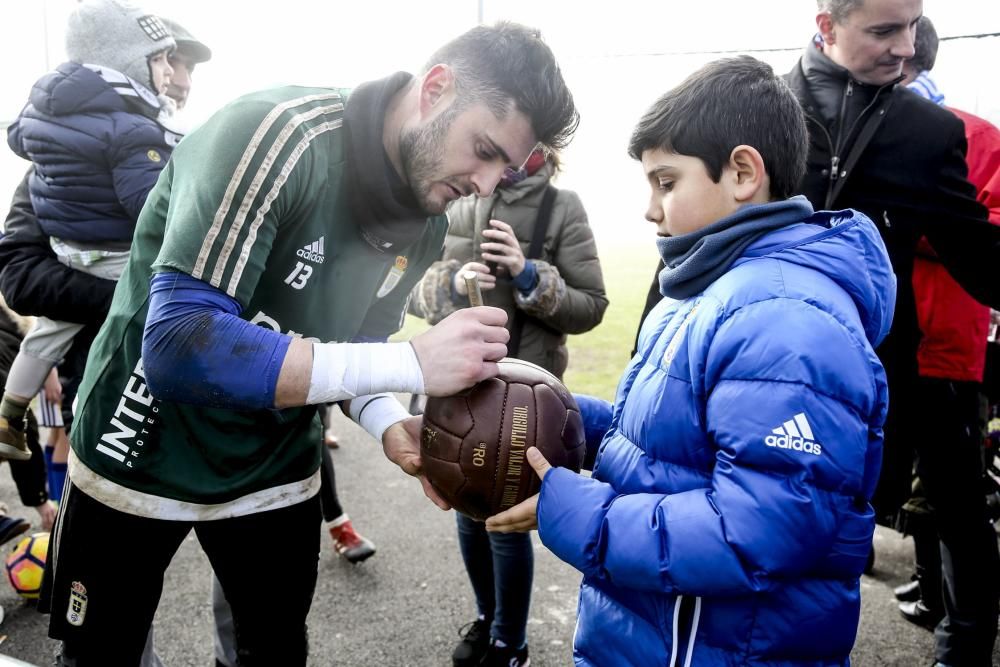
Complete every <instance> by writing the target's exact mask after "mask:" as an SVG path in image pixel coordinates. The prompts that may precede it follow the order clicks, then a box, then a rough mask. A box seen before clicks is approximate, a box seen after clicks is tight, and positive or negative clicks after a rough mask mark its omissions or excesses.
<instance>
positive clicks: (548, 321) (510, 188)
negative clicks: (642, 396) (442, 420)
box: [410, 152, 608, 379]
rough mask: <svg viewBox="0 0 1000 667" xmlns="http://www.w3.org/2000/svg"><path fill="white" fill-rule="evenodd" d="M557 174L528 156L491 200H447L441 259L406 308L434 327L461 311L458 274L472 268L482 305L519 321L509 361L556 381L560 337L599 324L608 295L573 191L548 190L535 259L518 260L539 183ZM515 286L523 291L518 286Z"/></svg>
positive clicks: (554, 164)
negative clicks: (550, 197) (550, 196)
mask: <svg viewBox="0 0 1000 667" xmlns="http://www.w3.org/2000/svg"><path fill="white" fill-rule="evenodd" d="M557 171H558V158H557V157H556V156H555V155H554V154H553V155H550V156H549V157H548V159H547V160H546V158H545V156H544V155H542V153H541V152H536V153H534V154H532V156H531V157H530V158H529V159H528V162H527V163H526V165H525V168H523V169H522V170H521V172H520V173H508V174H507V175H506V176H505V178H504V180H503V181H501V183H500V186H499V187H498V188H497V190H496V191H495V192H494V193H493V195H492V196H490V197H486V198H480V197H465V198H463V199H460V200H458V201H456V202H454V203H453V204H452V205H451V206H450V207H449V209H448V219H449V222H450V226H449V228H448V236H447V237H446V238H445V245H444V253H443V256H442V259H441V260H440V261H438V262H435V263H434V264H432V265H431V267H430V269H428V270H427V272H426V273H425V274H424V278H423V279H422V280H421V282H420V283H419V284H418V285H417V286H416V288H415V289H414V291H413V295H412V301H411V304H410V309H411V311H412V312H413V313H414V314H416V315H418V316H420V317H423V318H424V319H426V320H427V321H428V322H429V323H431V324H434V323H436V322H439V321H440V320H442V319H444V318H445V317H446V316H448V315H449V314H451V313H453V312H454V311H456V310H458V309H460V308H464V307H466V306H468V305H469V300H468V295H467V293H466V291H465V283H464V281H462V280H461V279H460V275H461V273H462V272H464V271H469V270H472V271H476V272H478V273H479V280H480V285H481V287H482V289H483V299H484V301H485V303H486V305H488V306H496V307H499V308H503V309H504V310H506V311H507V315H508V317H509V318H510V319H509V320H508V322H507V325H508V327H510V326H511V325H512V323H513V321H514V315H515V314H516V312H517V311H521V312H523V313H524V315H525V316H526V317H525V322H524V328H523V331H522V334H521V344H520V349H519V350H518V353H517V354H516V355H512V356H517V357H518V358H519V359H524V360H525V361H530V362H532V363H535V364H538V365H539V366H541V367H543V368H545V369H546V370H548V371H550V372H551V373H552V374H554V375H555V376H556V377H559V378H560V379H561V378H562V376H563V373H564V372H565V371H566V364H567V360H568V353H567V351H566V336H567V334H580V333H584V332H586V331H590V330H591V329H593V328H594V327H596V326H597V325H598V324H600V322H601V319H602V318H603V317H604V311H605V310H606V309H607V307H608V298H607V294H606V293H605V291H604V278H603V275H602V273H601V264H600V261H599V260H598V258H597V246H596V245H595V243H594V235H593V233H592V232H591V229H590V224H589V223H588V221H587V213H586V211H584V209H583V204H582V202H581V201H580V197H579V196H578V195H577V194H576V193H575V192H572V191H570V190H559V189H555V188H553V189H555V200H554V203H553V205H552V214H551V217H550V220H549V223H548V226H547V228H546V231H545V240H544V242H543V244H542V249H541V252H540V254H539V257H536V258H531V259H530V260H529V259H526V257H525V255H526V254H527V253H528V248H529V246H530V244H531V238H532V234H533V232H534V228H535V222H536V220H537V218H538V211H539V207H540V206H541V203H542V198H543V195H544V193H545V190H546V186H548V185H549V180H550V179H551V178H552V177H553V175H554V174H555V173H556V172H557ZM529 172H530V173H529ZM490 268H492V269H493V270H492V271H490ZM517 283H520V284H521V285H525V286H526V287H527V288H526V289H525V288H521V289H518V287H519V285H517Z"/></svg>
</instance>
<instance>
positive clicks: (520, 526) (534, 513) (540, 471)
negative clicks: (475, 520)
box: [486, 447, 552, 533]
mask: <svg viewBox="0 0 1000 667" xmlns="http://www.w3.org/2000/svg"><path fill="white" fill-rule="evenodd" d="M525 458H527V459H528V463H529V464H531V467H532V469H534V471H535V474H537V475H538V478H539V479H541V480H542V481H545V475H546V474H547V473H548V472H549V470H551V469H552V466H551V465H549V462H548V461H546V460H545V457H544V456H542V453H541V452H540V451H538V448H537V447H529V448H528V451H527V452H526V453H525ZM538 495H539V494H537V493H536V494H535V495H533V496H531V497H530V498H528V499H527V500H525V501H523V502H521V503H518V504H517V505H514V506H513V507H511V508H510V509H509V510H507V511H505V512H500V514H496V515H494V516H491V517H490V518H488V519H486V530H489V531H492V532H494V533H526V532H528V531H529V530H537V529H538Z"/></svg>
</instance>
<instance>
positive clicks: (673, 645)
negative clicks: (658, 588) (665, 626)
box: [669, 595, 684, 667]
mask: <svg viewBox="0 0 1000 667" xmlns="http://www.w3.org/2000/svg"><path fill="white" fill-rule="evenodd" d="M683 599H684V596H683V595H678V596H677V599H676V600H675V601H674V634H673V641H672V642H670V663H669V667H677V642H678V641H679V640H680V631H679V630H680V616H681V601H682V600H683Z"/></svg>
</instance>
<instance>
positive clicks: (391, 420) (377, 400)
mask: <svg viewBox="0 0 1000 667" xmlns="http://www.w3.org/2000/svg"><path fill="white" fill-rule="evenodd" d="M350 414H351V419H353V420H354V421H356V422H357V423H358V424H359V425H360V426H361V428H363V429H364V430H366V431H368V434H369V435H371V437H373V438H375V439H376V440H378V441H379V442H382V434H383V433H385V431H386V429H387V428H389V427H390V426H392V425H393V424H395V423H396V422H399V421H403V420H404V419H406V418H408V417H409V416H410V413H409V411H408V410H407V409H406V408H404V407H403V406H402V405H401V404H400V403H399V401H397V400H396V397H395V396H393V395H392V394H373V395H371V396H358V397H357V398H355V399H352V400H351V409H350Z"/></svg>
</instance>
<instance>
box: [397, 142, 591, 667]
mask: <svg viewBox="0 0 1000 667" xmlns="http://www.w3.org/2000/svg"><path fill="white" fill-rule="evenodd" d="M557 171H558V158H557V157H556V156H555V155H554V154H551V155H549V156H548V157H546V156H545V155H544V154H543V153H542V152H541V151H536V152H535V153H532V155H531V157H529V158H528V161H527V162H526V163H525V166H524V167H523V168H522V169H521V170H520V171H518V172H512V171H509V172H508V173H507V174H506V175H505V177H504V180H502V181H501V183H500V186H499V187H498V188H497V190H496V191H495V192H494V193H493V194H492V195H491V196H490V197H486V198H480V197H466V198H464V199H460V200H458V201H456V202H454V203H453V204H452V205H451V206H450V207H449V209H448V218H449V222H450V226H449V228H448V235H447V237H446V238H445V245H444V253H443V256H442V259H441V260H439V261H437V262H435V263H434V264H432V265H431V267H430V268H429V269H428V270H427V272H426V274H424V277H423V279H422V280H421V282H420V283H418V284H417V285H416V287H415V288H414V290H413V293H412V295H411V296H412V299H411V302H410V310H411V311H412V312H414V313H415V314H417V315H419V316H420V317H423V318H425V319H426V320H427V321H428V322H430V323H432V324H433V323H435V322H438V321H439V320H441V319H444V318H445V317H446V316H447V315H449V314H450V313H452V312H454V311H455V310H458V309H460V308H463V307H465V306H468V305H469V300H468V292H467V289H466V285H465V281H464V280H463V279H462V277H461V276H462V274H463V273H464V272H465V271H475V272H476V273H478V274H479V282H480V286H481V288H482V291H483V301H484V302H485V304H486V305H488V306H497V307H499V308H503V309H504V310H506V311H507V315H508V320H507V328H508V329H510V330H511V331H512V340H511V344H509V345H508V355H509V356H512V357H517V358H519V359H523V360H525V361H530V362H532V363H535V364H538V365H539V366H541V367H542V368H545V369H546V370H548V371H549V372H551V373H552V374H553V375H555V376H556V377H558V378H560V379H562V376H563V373H564V372H565V371H566V365H567V362H568V358H569V357H568V353H567V350H566V336H567V334H579V333H583V332H585V331H589V330H591V329H593V328H594V327H596V326H597V325H598V324H600V322H601V318H603V317H604V311H605V310H606V309H607V307H608V298H607V294H606V293H605V291H604V278H603V275H602V273H601V264H600V261H599V260H598V258H597V246H596V245H595V243H594V236H593V234H592V233H591V229H590V225H589V223H588V222H587V214H586V212H585V211H584V209H583V204H582V203H581V202H580V198H579V197H578V196H577V194H576V193H575V192H571V191H569V190H558V189H556V188H554V187H552V186H550V185H549V181H550V180H551V179H552V176H553V175H554V174H555V173H556V172H557ZM550 188H551V192H552V194H551V195H550V197H553V199H552V201H551V209H550V211H551V213H550V215H549V220H548V224H547V226H546V227H545V234H544V240H543V242H542V244H541V250H540V251H539V252H538V256H537V257H530V258H529V257H526V256H527V255H528V254H529V249H530V247H531V242H532V238H533V235H534V233H535V227H536V224H537V223H538V222H539V211H540V209H541V208H542V207H543V200H544V198H545V194H546V191H547V190H549V189H550ZM519 321H520V322H522V325H521V334H520V344H519V345H517V349H516V350H514V349H513V348H514V345H515V343H514V340H515V339H516V338H517V335H516V334H515V333H514V332H513V328H515V327H516V326H517V325H516V324H515V323H517V322H519ZM456 517H457V520H458V537H459V546H460V547H461V550H462V557H463V559H464V560H465V568H466V571H467V572H468V575H469V579H470V581H471V583H472V588H473V590H474V592H475V595H476V606H477V607H478V618H477V619H476V620H475V621H473V622H472V623H470V624H468V625H467V626H466V627H465V629H463V631H462V632H461V636H462V641H461V642H460V643H459V645H458V646H457V647H456V648H455V652H454V654H453V655H452V661H453V665H455V667H463V666H464V665H478V664H483V665H494V664H497V665H500V664H502V665H505V666H506V665H515V666H516V665H523V664H527V660H528V647H527V643H526V624H527V620H528V606H529V603H530V599H531V584H532V569H533V565H534V556H533V552H532V547H531V539H530V537H529V536H528V534H527V533H511V534H506V535H503V534H499V533H487V532H486V528H485V525H484V524H482V523H480V522H477V521H473V520H472V519H469V518H468V517H465V516H464V515H462V514H456Z"/></svg>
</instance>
